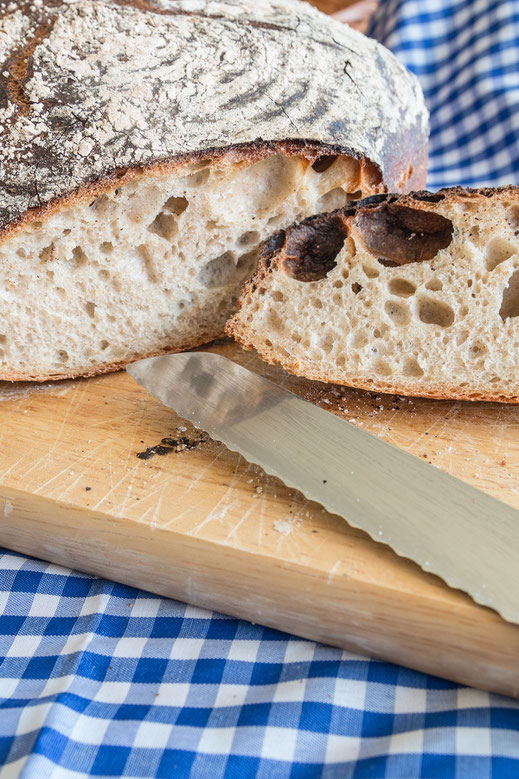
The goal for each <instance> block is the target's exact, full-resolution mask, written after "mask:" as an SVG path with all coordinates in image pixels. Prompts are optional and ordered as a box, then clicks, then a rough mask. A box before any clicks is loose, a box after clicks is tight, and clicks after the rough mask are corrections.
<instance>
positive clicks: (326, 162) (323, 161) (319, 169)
mask: <svg viewBox="0 0 519 779" xmlns="http://www.w3.org/2000/svg"><path fill="white" fill-rule="evenodd" d="M337 157H338V155H337V154H323V155H322V156H321V157H318V158H317V159H316V160H315V162H314V163H313V165H312V168H313V169H314V170H315V172H316V173H324V171H325V170H328V168H331V167H332V165H333V163H334V162H335V161H336V160H337Z"/></svg>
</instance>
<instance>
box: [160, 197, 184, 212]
mask: <svg viewBox="0 0 519 779" xmlns="http://www.w3.org/2000/svg"><path fill="white" fill-rule="evenodd" d="M188 205H189V200H188V199H187V198H186V197H174V196H173V197H170V198H168V200H166V202H165V203H164V211H171V213H172V214H176V216H180V214H183V213H184V211H185V210H186V208H187V207H188Z"/></svg>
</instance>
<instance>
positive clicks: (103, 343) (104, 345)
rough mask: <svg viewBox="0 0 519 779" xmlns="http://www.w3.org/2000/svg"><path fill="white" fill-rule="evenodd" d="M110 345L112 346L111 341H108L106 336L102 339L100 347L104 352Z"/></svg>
mask: <svg viewBox="0 0 519 779" xmlns="http://www.w3.org/2000/svg"><path fill="white" fill-rule="evenodd" d="M109 346H110V343H109V342H108V341H106V340H105V339H104V338H103V340H102V341H101V343H100V344H99V348H100V349H101V351H103V352H104V351H105V350H106V349H108V347H109Z"/></svg>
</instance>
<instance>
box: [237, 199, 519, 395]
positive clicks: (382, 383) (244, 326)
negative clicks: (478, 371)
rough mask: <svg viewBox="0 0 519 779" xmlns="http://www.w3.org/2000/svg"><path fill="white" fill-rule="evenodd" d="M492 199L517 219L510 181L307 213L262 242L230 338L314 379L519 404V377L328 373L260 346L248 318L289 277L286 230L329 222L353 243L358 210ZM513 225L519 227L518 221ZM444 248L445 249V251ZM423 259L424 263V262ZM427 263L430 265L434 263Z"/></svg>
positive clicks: (468, 205) (475, 204)
mask: <svg viewBox="0 0 519 779" xmlns="http://www.w3.org/2000/svg"><path fill="white" fill-rule="evenodd" d="M493 198H496V199H498V200H501V201H503V202H504V203H505V205H506V206H507V207H510V208H511V209H512V210H513V211H514V219H515V218H516V216H515V215H517V219H519V187H518V186H515V185H509V186H504V187H500V188H482V189H464V188H462V187H451V188H446V189H442V190H440V191H438V192H436V193H431V192H427V191H419V192H413V193H410V194H407V195H400V196H398V195H386V196H384V195H378V196H374V197H371V198H366V199H364V200H361V201H358V202H355V203H350V204H348V205H347V206H346V207H344V208H342V209H338V210H337V211H335V212H332V213H331V214H322V215H317V216H315V217H310V218H309V219H307V220H305V221H304V222H302V223H300V225H296V226H294V227H293V228H289V229H288V230H287V231H282V232H281V233H279V234H277V236H273V237H272V238H271V239H270V240H269V241H267V243H266V244H265V246H264V249H263V255H262V258H261V260H260V265H259V269H258V272H257V273H256V274H255V275H254V276H253V277H252V278H251V279H250V280H248V281H247V282H246V283H245V285H244V287H243V290H242V296H241V298H240V301H239V307H238V311H237V313H236V314H235V315H234V316H233V317H231V319H230V320H229V321H228V323H227V326H226V333H227V335H229V336H231V337H232V338H234V339H235V340H236V341H237V342H238V343H239V344H240V345H241V346H242V347H243V348H244V349H247V350H252V349H255V350H256V351H257V352H258V354H259V356H260V357H261V358H262V359H264V360H265V361H266V362H268V363H271V364H273V365H278V366H280V367H282V368H283V369H284V370H286V371H288V372H289V373H293V374H295V375H298V376H303V377H305V378H308V379H311V380H315V381H322V382H328V383H329V382H333V383H336V384H343V385H346V386H352V387H357V388H359V389H365V390H372V391H377V392H387V393H393V394H399V395H411V396H419V397H429V398H440V399H459V400H481V401H494V402H506V403H519V377H517V379H516V381H515V386H514V387H513V388H510V387H508V388H506V389H505V390H504V391H503V388H501V390H500V389H499V388H496V389H494V388H493V387H492V386H490V385H489V384H485V383H478V382H477V381H474V382H471V383H470V386H466V387H463V386H460V383H459V382H458V383H457V382H456V377H455V376H452V378H451V379H450V380H445V379H444V380H442V381H436V382H428V383H426V382H424V381H423V380H420V379H413V380H408V381H406V380H405V379H404V378H402V377H398V378H394V379H385V378H382V377H380V376H377V375H375V373H373V375H372V376H367V375H366V373H359V374H358V375H357V374H355V373H354V372H351V373H350V372H348V373H347V377H345V378H343V379H341V375H340V373H341V371H334V372H333V373H331V372H330V370H329V369H326V368H323V367H322V366H321V365H319V363H318V362H316V361H315V360H312V359H311V358H307V359H304V358H303V359H296V358H294V357H293V355H291V354H290V353H289V350H287V349H286V348H285V349H280V348H279V344H276V343H271V344H270V346H269V345H268V344H265V339H264V337H263V335H262V336H260V335H259V332H258V330H257V327H256V325H255V324H254V319H253V316H251V313H250V312H251V311H252V309H253V308H254V304H255V303H257V301H258V300H259V299H260V297H261V296H262V295H263V294H264V292H265V290H266V289H269V288H270V287H271V285H272V280H273V279H274V278H275V276H276V275H278V274H282V275H284V274H287V273H288V275H293V273H292V272H291V270H290V266H287V261H290V260H291V259H292V257H291V253H290V251H288V252H287V247H290V240H291V233H292V235H293V234H294V232H295V231H297V230H301V228H304V227H305V226H306V227H307V228H310V229H314V228H315V227H316V226H317V227H318V228H319V229H320V230H322V231H323V234H324V232H325V231H326V225H327V224H328V226H331V227H332V229H333V226H334V225H335V226H336V225H343V226H344V237H343V241H344V238H346V237H347V236H348V235H353V237H354V239H355V241H356V242H359V241H362V238H361V236H360V235H359V234H358V232H357V233H355V225H356V224H357V222H356V218H357V217H358V216H359V214H363V213H364V214H365V213H369V212H374V211H376V210H377V209H380V207H381V206H383V205H384V204H391V205H393V204H396V205H397V206H398V207H404V208H412V209H413V210H419V211H423V212H424V213H427V212H429V211H430V209H431V207H432V208H434V207H435V206H436V205H437V204H441V212H442V214H444V215H447V214H449V210H450V209H452V208H453V207H456V208H458V209H459V208H461V209H462V210H465V209H466V210H467V211H469V212H472V213H474V214H476V215H477V214H478V213H479V214H481V216H483V214H484V209H485V207H486V205H487V203H488V201H490V200H492V199H493ZM475 220H476V221H478V220H479V217H477V216H476V217H475ZM454 224H455V223H454ZM480 224H481V222H480ZM517 227H518V228H519V223H518V225H517ZM454 229H456V228H454ZM514 235H515V236H516V237H517V236H519V229H517V230H515V233H514ZM497 237H499V233H497ZM292 240H293V238H292ZM445 251H448V249H446V250H445ZM379 260H380V258H379ZM423 262H424V263H425V261H423ZM406 264H409V261H408V260H406V262H405V263H404V265H402V266H400V267H405V265H406ZM392 265H393V266H396V264H394V263H392ZM429 265H430V266H431V263H429ZM432 267H434V263H433V265H432ZM328 272H329V267H328V269H327V270H326V273H328ZM503 272H504V271H503ZM326 273H323V276H322V277H324V276H325V275H326ZM295 278H297V277H295ZM313 278H314V277H311V279H312V280H313ZM510 278H511V277H510ZM300 280H301V281H305V280H310V279H305V278H304V277H301V279H300ZM505 288H506V286H505ZM309 295H310V291H309ZM472 297H474V295H472ZM514 316H515V314H514ZM272 340H274V339H272ZM285 346H286V344H285ZM518 371H519V368H518ZM344 374H346V371H344Z"/></svg>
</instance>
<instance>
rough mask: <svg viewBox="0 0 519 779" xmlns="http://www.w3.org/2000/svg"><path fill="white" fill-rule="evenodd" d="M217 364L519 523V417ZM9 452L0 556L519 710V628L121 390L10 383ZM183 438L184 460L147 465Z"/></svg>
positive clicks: (4, 408) (107, 382) (5, 392)
mask: <svg viewBox="0 0 519 779" xmlns="http://www.w3.org/2000/svg"><path fill="white" fill-rule="evenodd" d="M211 350H212V351H218V352H219V353H222V354H225V355H227V356H231V357H233V359H235V360H237V361H238V362H240V363H242V364H243V365H246V366H248V367H249V368H251V369H253V370H256V371H258V372H261V373H263V374H264V375H266V376H268V377H270V378H271V379H273V380H275V381H276V382H278V383H280V384H283V385H284V386H285V387H287V388H289V389H291V390H293V391H295V392H297V393H299V394H301V395H303V396H304V397H306V398H307V399H310V400H312V401H313V402H315V403H317V404H319V405H320V406H322V407H323V408H326V409H328V410H329V411H331V412H334V413H337V414H340V415H343V416H344V417H345V418H346V419H349V420H351V421H353V422H354V423H355V424H356V425H359V426H361V427H362V428H363V429H365V430H369V431H371V432H373V433H375V434H376V435H378V436H380V437H381V438H384V439H385V440H387V441H389V442H390V443H392V444H395V445H396V446H400V447H402V448H404V449H406V450H408V451H409V452H412V453H413V454H415V455H416V456H418V457H421V458H423V459H424V460H426V461H427V462H429V463H431V465H430V467H431V468H434V467H435V466H438V467H440V468H443V469H444V470H445V471H448V472H449V473H451V474H454V475H455V476H458V477H460V478H461V479H464V480H465V481H467V482H469V483H471V484H473V485H475V486H477V487H479V488H480V489H483V490H485V491H487V492H488V493H490V494H491V495H494V496H495V497H497V498H500V499H501V500H504V501H506V502H508V503H510V504H511V505H515V506H517V507H519V495H518V487H519V482H518V474H519V444H518V440H519V407H513V406H504V405H498V404H483V403H472V404H471V403H451V402H445V401H431V400H416V399H415V400H410V399H403V398H395V397H393V396H382V395H376V394H374V393H367V392H361V391H355V390H350V389H346V388H338V387H334V386H330V385H328V386H327V385H321V384H316V383H310V382H305V381H303V380H300V379H296V378H294V377H290V376H288V375H286V374H283V373H282V371H281V370H279V369H276V368H270V367H268V366H265V365H263V364H261V363H260V362H259V361H258V360H257V358H255V357H254V355H252V354H250V353H245V352H242V351H241V350H240V349H239V348H238V347H236V346H234V345H232V344H227V343H222V344H219V345H215V346H214V347H212V348H211ZM0 435H1V444H0V452H1V461H0V472H1V475H0V545H3V546H5V547H8V548H11V549H15V550H18V551H20V552H24V553H26V554H30V555H34V556H36V557H40V558H43V559H45V560H51V561H53V562H55V563H60V564H63V565H67V566H71V567H74V568H77V569H79V570H82V571H87V572H89V573H94V574H98V575H100V576H106V577H108V578H110V579H115V580H118V581H121V582H125V583H127V584H131V585H135V586H138V587H142V588H145V589H148V590H151V591H153V592H156V593H160V594H162V595H167V596H171V597H174V598H178V599H180V600H182V601H187V602H189V603H192V604H196V605H198V606H202V607H207V608H210V609H216V610H218V611H221V612H224V613H227V614H233V615H236V616H238V617H242V618H245V619H248V620H251V621H253V622H259V623H262V624H265V625H270V626H272V627H275V628H279V629H281V630H286V631H289V632H293V633H296V634H299V635H301V636H306V637H308V638H312V639H315V640H317V641H323V642H325V643H329V644H333V645H336V646H340V647H346V648H348V649H350V650H353V651H354V652H357V653H359V654H367V655H371V656H375V657H379V658H384V659H387V660H391V661H393V662H395V663H400V664H403V665H407V666H410V667H412V668H416V669H419V670H422V671H428V672H430V673H434V674H438V675H440V676H444V677H447V678H450V679H454V680H457V681H460V682H463V683H467V684H470V685H475V686H480V687H485V688H487V689H490V690H494V691H497V692H502V693H505V694H508V695H515V696H518V697H519V627H517V626H514V625H511V624H508V623H506V622H504V621H503V620H502V619H501V618H500V617H499V616H497V614H495V613H494V612H493V611H491V610H489V609H485V608H482V607H480V606H476V605H475V604H474V603H473V602H472V601H471V599H470V598H469V597H468V596H466V595H464V594H462V593H460V592H458V591H455V590H451V589H449V588H448V587H447V586H446V585H444V584H443V583H442V582H441V581H440V580H439V579H438V578H436V577H435V576H432V575H430V574H426V573H424V572H422V571H421V570H420V569H419V568H418V566H416V565H415V564H414V563H411V562H409V561H407V560H405V559H402V558H399V557H398V556H397V555H396V554H394V553H393V552H392V551H391V550H390V549H389V548H388V547H386V546H383V545H381V544H378V543H375V542H374V541H372V540H371V539H370V538H369V537H368V536H367V535H365V534H364V533H362V532H360V531H358V530H354V529H352V528H350V527H349V526H348V525H347V523H346V522H345V521H344V520H343V519H341V518H339V517H337V516H333V515H330V514H328V513H327V512H326V511H324V510H323V509H322V508H321V507H320V506H318V505H316V504H314V503H310V502H308V501H306V500H305V499H304V498H303V496H302V495H301V494H299V493H298V492H295V491H293V490H290V489H288V488H286V487H285V486H284V485H283V484H282V483H281V482H279V481H278V480H277V479H275V478H273V477H269V476H266V475H265V474H264V473H263V471H262V470H261V469H260V468H258V467H255V466H252V465H250V464H248V463H247V462H245V461H244V460H243V459H242V458H241V457H240V456H239V455H237V454H236V453H233V452H230V451H228V450H227V449H226V448H225V447H224V446H223V445H222V444H219V443H215V442H213V441H210V440H207V441H202V442H199V441H200V434H199V433H198V431H195V430H194V429H193V428H192V427H190V426H189V425H187V424H185V423H183V422H182V421H181V420H179V419H178V418H177V417H176V416H175V414H174V413H173V412H171V411H170V410H168V409H167V408H165V407H164V406H162V405H161V404H160V403H159V402H158V401H156V400H155V399H154V398H152V397H150V396H149V395H148V394H147V393H146V392H145V391H144V390H143V389H142V388H140V387H139V386H138V385H137V384H136V383H135V382H134V381H133V379H131V378H130V377H129V376H128V375H127V374H126V373H117V374H111V375H107V376H101V377H98V378H94V379H85V380H78V381H65V382H60V383H55V384H46V385H43V386H38V385H30V384H14V385H11V384H7V383H2V384H0ZM318 435H319V431H316V436H318ZM181 437H184V438H185V439H187V440H188V441H189V442H190V443H189V444H188V446H187V447H186V448H184V449H183V450H181V451H176V450H175V451H167V452H166V453H164V454H158V453H155V454H153V452H148V454H151V456H149V457H148V459H143V458H139V457H138V456H137V455H138V453H142V452H146V450H147V449H148V448H149V447H154V446H156V445H162V446H163V447H164V444H161V441H162V439H163V438H173V439H175V440H178V439H179V438H181ZM197 442H198V443H197ZM190 447H191V448H190ZM165 448H166V449H169V450H170V449H171V447H167V446H166V447H165ZM180 448H181V447H180ZM177 449H178V447H177ZM160 451H163V450H160V449H159V452H160ZM482 553H484V550H482ZM518 559H519V554H518Z"/></svg>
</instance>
